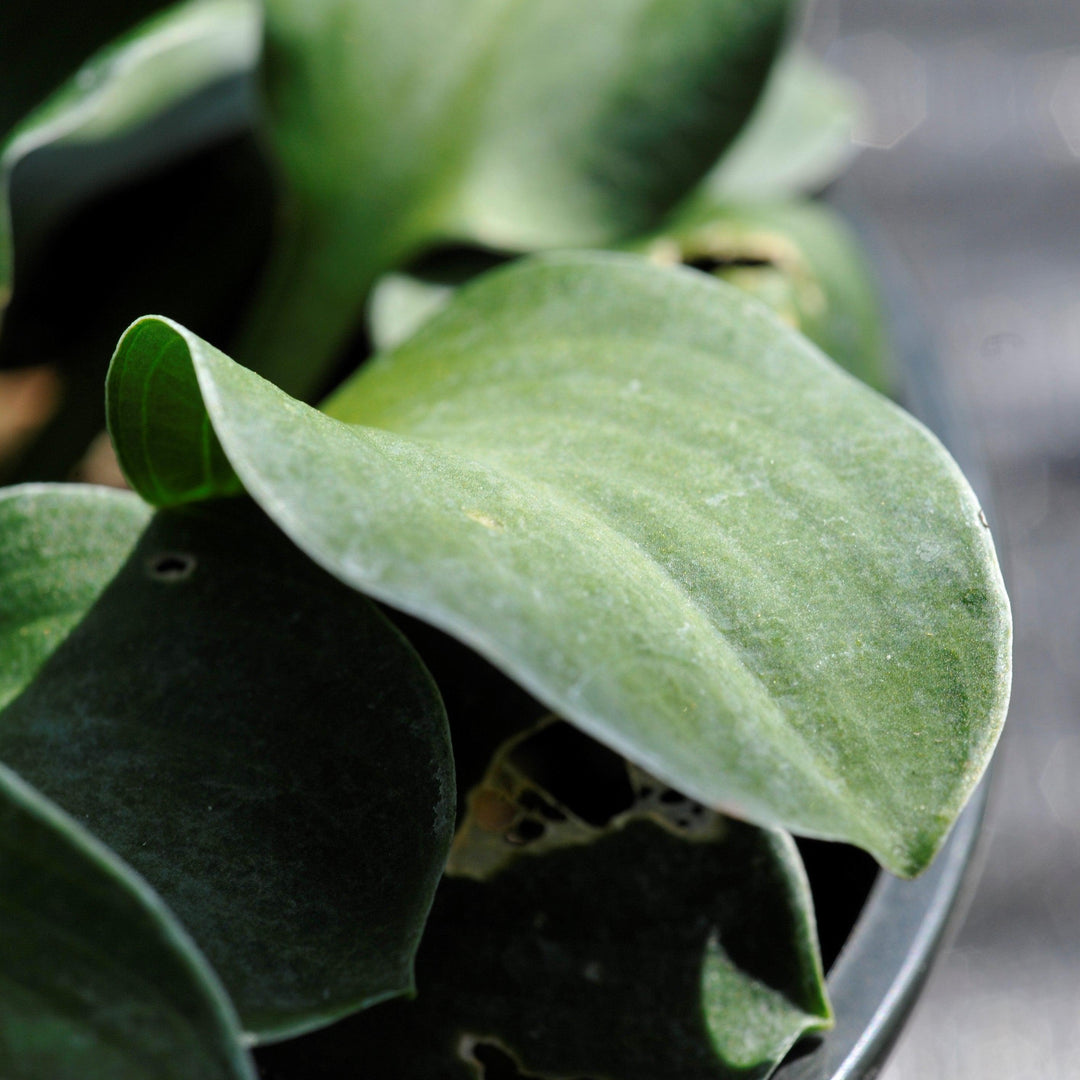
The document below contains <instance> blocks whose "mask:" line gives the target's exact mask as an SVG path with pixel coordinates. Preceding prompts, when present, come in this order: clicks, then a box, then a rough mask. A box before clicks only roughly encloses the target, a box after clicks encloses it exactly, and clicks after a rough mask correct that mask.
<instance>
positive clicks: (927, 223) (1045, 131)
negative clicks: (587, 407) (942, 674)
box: [805, 0, 1080, 1080]
mask: <svg viewBox="0 0 1080 1080" xmlns="http://www.w3.org/2000/svg"><path fill="white" fill-rule="evenodd" d="M805 33H806V36H807V38H808V40H809V41H810V43H811V44H812V45H813V46H814V48H815V50H816V51H817V52H819V53H820V54H821V55H823V56H825V57H826V59H827V60H829V61H830V62H831V63H832V64H833V65H834V66H836V67H837V68H839V69H841V70H843V71H845V72H847V73H848V74H850V75H851V76H852V77H853V78H855V79H856V80H857V81H858V82H859V83H860V84H861V86H862V87H863V90H864V93H865V96H866V98H867V102H868V104H869V107H870V109H871V111H872V114H873V119H872V120H870V121H869V122H867V123H866V124H864V125H863V128H862V130H860V131H859V132H857V134H856V140H857V141H858V142H859V143H860V144H861V145H863V146H864V147H865V149H864V151H863V153H862V154H861V156H860V157H859V158H858V159H857V161H856V162H855V164H854V165H853V167H852V168H851V170H850V172H849V173H848V175H847V176H845V178H844V179H843V180H842V181H841V182H840V183H839V185H838V187H837V188H836V190H835V191H834V192H833V197H834V201H835V202H836V203H837V204H839V205H840V206H841V207H847V208H850V209H851V210H852V212H853V213H855V214H856V215H857V216H861V217H869V218H870V219H871V220H872V221H873V223H874V226H875V228H877V229H880V231H881V233H882V236H883V238H884V239H885V240H886V242H887V243H888V245H889V247H891V248H893V249H894V250H895V251H896V252H897V253H898V254H899V256H900V257H901V258H902V259H903V261H904V262H905V263H906V265H907V267H908V268H909V270H910V271H911V272H912V275H913V278H914V282H915V286H916V291H917V292H918V294H919V300H920V301H921V303H922V304H923V306H924V312H925V317H926V322H927V323H928V325H929V329H930V331H931V333H932V335H933V338H934V341H935V343H936V346H937V349H938V350H939V354H940V357H941V361H942V364H943V367H944V370H945V377H946V379H947V382H948V384H949V386H950V387H951V389H952V391H953V394H954V396H955V398H956V400H957V403H958V405H959V408H960V409H961V411H962V414H963V415H964V416H965V417H966V419H967V421H968V422H969V424H970V426H971V428H972V431H973V434H974V438H975V443H976V445H977V446H978V447H979V448H980V450H981V452H982V455H983V459H984V461H985V463H986V466H987V470H988V479H989V488H990V496H991V498H992V501H993V504H994V508H995V510H996V516H997V523H996V531H997V538H998V544H999V547H1001V548H1003V549H1004V557H1005V562H1006V572H1007V579H1008V583H1009V588H1010V593H1011V596H1012V600H1013V609H1014V614H1015V619H1016V650H1015V672H1016V674H1015V682H1014V689H1013V701H1012V708H1011V711H1010V718H1009V722H1008V725H1007V734H1006V738H1005V740H1004V743H1003V746H1002V751H1001V754H1000V756H999V759H998V766H997V774H996V785H995V788H996V789H995V793H994V800H993V802H992V804H991V809H990V840H989V843H988V844H987V846H986V847H985V849H984V856H985V859H986V865H985V869H984V871H983V876H982V879H981V883H980V885H979V888H978V891H977V893H976V894H975V897H974V899H973V902H972V905H971V907H970V910H969V912H968V917H967V920H966V923H965V924H964V926H963V928H962V930H961V931H960V932H959V934H958V935H957V936H956V937H955V939H954V942H953V944H952V946H951V948H950V949H949V950H948V951H947V952H946V953H945V954H944V955H943V956H942V958H941V959H940V961H939V962H938V965H937V967H936V969H935V972H934V974H933V976H932V978H931V981H930V983H929V985H928V988H927V990H926V992H925V993H924V995H923V997H922V999H921V1002H920V1004H919V1006H918V1008H917V1011H916V1013H915V1015H914V1017H913V1019H912V1021H911V1023H910V1024H909V1026H908V1028H907V1031H906V1033H905V1035H904V1036H903V1038H902V1041H901V1042H900V1044H899V1046H898V1048H897V1050H896V1051H895V1052H894V1054H893V1057H892V1059H891V1060H890V1063H889V1065H888V1066H887V1067H886V1069H885V1071H884V1073H883V1074H882V1080H976V1078H977V1080H1029V1078H1030V1080H1067V1078H1073V1077H1078V1078H1080V664H1078V663H1077V660H1076V657H1077V656H1078V654H1080V0H1068V2H1065V0H819V2H818V3H817V4H816V5H815V6H814V7H813V8H812V9H811V11H810V13H809V15H808V17H807V20H806V27H805Z"/></svg>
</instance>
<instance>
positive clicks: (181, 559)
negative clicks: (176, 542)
mask: <svg viewBox="0 0 1080 1080" xmlns="http://www.w3.org/2000/svg"><path fill="white" fill-rule="evenodd" d="M147 567H148V570H149V572H150V576H151V577H152V578H154V579H155V580H156V581H165V582H168V583H170V584H172V583H174V582H177V581H186V580H187V579H188V578H189V577H191V575H192V574H193V573H194V572H195V556H194V555H187V554H183V553H180V552H176V551H166V552H162V553H161V554H160V555H155V556H154V557H153V558H152V559H151V560H150V561H149V563H148V564H147Z"/></svg>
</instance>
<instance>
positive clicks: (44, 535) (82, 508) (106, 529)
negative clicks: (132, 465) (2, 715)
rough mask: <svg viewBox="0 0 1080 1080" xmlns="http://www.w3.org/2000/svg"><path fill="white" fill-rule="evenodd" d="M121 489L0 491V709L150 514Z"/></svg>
mask: <svg viewBox="0 0 1080 1080" xmlns="http://www.w3.org/2000/svg"><path fill="white" fill-rule="evenodd" d="M150 514H151V511H150V509H149V507H147V505H146V504H145V503H144V502H143V501H142V500H141V499H139V498H137V497H136V496H134V495H132V494H130V493H129V492H118V491H109V490H106V489H105V488H95V487H75V486H70V485H67V486H58V485H45V484H27V485H25V486H23V487H16V488H7V489H5V490H4V491H3V492H0V580H2V582H3V584H2V587H0V657H2V659H0V707H2V706H4V705H6V704H7V703H8V702H9V701H10V700H11V699H12V698H13V697H15V696H16V695H17V694H18V693H19V692H20V691H21V690H22V689H23V688H24V687H25V686H26V685H27V683H29V682H30V680H31V679H32V678H33V677H34V675H35V673H36V672H37V670H38V668H40V667H41V665H42V664H43V663H44V662H45V660H46V659H47V658H48V657H49V655H50V654H51V653H52V652H54V651H55V650H56V648H57V647H58V646H59V645H60V644H61V643H62V642H63V640H64V639H65V638H66V637H67V635H68V634H69V633H70V632H71V631H72V630H73V629H74V627H75V626H77V625H78V623H79V620H80V619H81V618H82V617H83V616H84V615H85V614H86V612H87V611H88V610H89V608H90V607H91V606H92V605H93V603H94V601H95V600H97V598H98V596H99V595H100V594H101V592H102V590H103V589H104V588H105V586H106V585H108V583H109V582H110V581H111V580H112V578H113V576H114V575H115V574H116V572H117V571H118V570H119V569H120V567H121V566H123V565H124V561H125V560H126V559H127V557H128V555H129V554H130V552H131V550H132V548H134V546H135V544H136V543H137V542H138V539H139V535H140V533H141V532H142V531H143V529H144V528H145V527H146V523H147V522H148V521H149V519H150Z"/></svg>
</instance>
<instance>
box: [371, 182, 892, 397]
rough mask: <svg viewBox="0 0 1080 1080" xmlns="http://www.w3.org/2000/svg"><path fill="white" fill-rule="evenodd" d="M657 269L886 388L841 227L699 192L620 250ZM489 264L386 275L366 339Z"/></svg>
mask: <svg viewBox="0 0 1080 1080" xmlns="http://www.w3.org/2000/svg"><path fill="white" fill-rule="evenodd" d="M626 246H627V247H628V248H630V249H631V250H635V251H641V252H643V253H644V254H647V255H648V256H649V257H650V258H652V259H653V260H654V261H655V262H658V263H660V264H661V265H664V266H666V265H679V264H688V265H691V266H694V267H696V268H698V269H701V270H705V271H706V272H708V273H713V274H716V276H717V277H721V278H723V279H724V280H725V281H728V282H730V283H731V284H732V285H736V286H738V287H739V288H740V289H742V290H744V291H745V292H749V293H751V294H752V295H754V296H757V297H758V298H759V299H761V300H763V301H764V302H765V303H767V304H769V306H770V307H772V308H773V309H774V310H775V311H776V312H777V313H778V314H779V315H780V317H781V318H783V319H784V320H785V321H786V322H788V323H790V324H791V325H792V326H794V327H796V328H797V329H798V330H800V331H801V332H802V333H804V334H805V335H806V336H807V337H808V338H810V340H811V341H813V342H814V343H815V344H816V345H818V346H819V347H820V348H821V349H822V350H823V351H824V352H826V353H827V354H828V355H829V356H831V357H832V359H834V360H835V361H836V362H837V363H838V364H840V365H841V367H844V368H846V369H847V370H848V371H850V372H851V373H852V374H853V375H857V376H858V377H859V378H860V379H862V380H863V382H865V383H867V384H868V385H869V386H872V387H874V389H876V390H881V391H888V389H889V386H890V378H889V364H888V360H887V351H886V347H885V335H884V329H883V326H882V321H881V312H880V310H879V306H878V302H877V297H876V295H875V292H874V287H873V274H872V272H871V269H870V267H869V266H867V264H866V260H865V259H864V258H863V256H862V254H861V252H860V251H859V248H858V246H857V245H856V243H855V240H854V238H853V237H852V236H851V235H850V233H849V232H848V229H847V227H846V226H845V224H844V223H843V221H841V220H840V218H839V217H837V215H836V214H834V213H833V212H832V211H830V210H829V209H828V208H827V207H825V206H822V205H820V204H817V203H810V202H786V203H768V202H759V201H755V202H721V201H718V200H716V199H715V198H713V197H712V196H711V195H709V194H708V193H707V192H701V193H700V194H699V195H697V196H696V197H695V198H693V199H692V200H690V202H689V203H688V204H687V205H686V206H684V207H682V208H680V209H679V210H678V211H677V212H676V213H675V214H674V215H673V216H672V217H671V219H670V220H669V221H668V222H667V223H666V224H665V226H664V227H663V228H662V229H661V230H659V231H658V232H656V233H653V234H652V235H650V236H648V237H646V238H643V239H640V240H635V241H633V242H631V243H630V244H628V245H626ZM485 261H486V262H487V263H488V264H489V265H490V264H491V263H493V261H494V260H493V259H492V258H491V257H490V256H489V257H486V259H485V257H484V256H482V255H481V254H480V253H478V252H471V251H461V252H452V253H447V254H445V255H442V256H440V257H438V258H432V259H429V260H427V261H426V262H425V263H424V264H423V265H422V266H419V267H417V268H416V269H415V270H413V271H411V272H408V273H406V272H403V271H402V272H398V273H394V274H387V275H386V276H385V277H384V278H382V279H381V280H380V281H379V283H378V285H377V286H376V287H375V289H374V291H373V292H372V295H371V302H370V304H369V325H370V329H371V336H372V339H373V340H374V342H375V344H376V346H377V347H378V348H379V349H380V350H385V349H390V348H394V347H396V346H397V345H399V344H401V342H403V341H404V340H405V339H406V338H407V337H409V335H410V334H413V333H415V332H416V330H417V329H418V328H419V327H420V326H421V325H422V324H423V323H424V321H425V320H426V319H428V318H430V317H431V316H432V315H434V314H435V312H437V311H440V310H441V309H442V308H444V307H445V306H446V305H447V304H448V303H449V302H450V298H451V297H452V296H453V295H454V292H455V290H456V289H457V288H459V287H460V286H461V285H463V284H464V283H465V282H466V281H468V280H470V278H472V277H473V276H475V275H476V274H477V273H478V272H480V270H482V269H484V268H486V267H485V266H484V263H485Z"/></svg>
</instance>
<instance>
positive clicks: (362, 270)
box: [235, 201, 412, 400]
mask: <svg viewBox="0 0 1080 1080" xmlns="http://www.w3.org/2000/svg"><path fill="white" fill-rule="evenodd" d="M373 232H374V231H373V230H359V231H358V230H355V229H350V228H349V227H348V225H347V223H344V222H340V221H338V220H336V218H335V216H334V215H329V214H320V213H319V212H317V211H313V210H310V209H308V208H307V207H305V206H303V205H301V204H300V203H298V202H296V201H283V206H282V209H281V211H280V212H279V216H278V224H277V235H276V237H275V241H274V247H273V250H272V251H271V255H270V260H269V263H268V265H267V268H266V271H265V272H264V275H263V280H262V282H261V284H260V286H259V288H258V292H257V294H256V297H255V300H254V302H253V304H252V307H251V309H250V311H249V313H248V316H247V320H246V322H245V324H244V326H243V328H242V330H241V332H240V335H239V340H238V342H237V344H236V347H235V348H236V355H237V357H238V358H239V359H240V361H241V362H242V363H243V364H244V365H245V366H246V367H249V368H251V369H252V370H254V371H257V372H258V373H259V374H260V375H262V376H263V377H264V378H266V379H269V380H270V381H271V382H273V383H275V384H276V385H277V386H279V387H280V388H281V389H282V390H285V391H286V392H287V393H289V394H292V395H293V396H294V397H298V398H301V399H304V400H311V399H312V398H313V397H315V396H317V395H319V394H320V393H321V392H322V391H324V390H325V389H326V385H325V384H326V381H327V379H328V377H329V375H330V372H331V370H332V369H333V365H334V363H335V361H336V360H337V359H338V357H339V356H340V354H341V351H342V349H343V348H344V346H345V344H346V343H347V341H348V339H349V336H350V335H351V333H352V332H353V330H354V329H355V328H356V326H357V325H358V324H359V322H360V318H361V313H362V311H363V307H364V303H365V301H366V299H367V296H368V293H369V292H370V291H371V288H372V286H373V285H374V284H375V282H376V281H377V280H378V278H379V277H380V276H381V275H382V274H383V273H385V272H386V271H387V270H388V269H390V268H391V267H392V266H394V265H397V264H399V263H400V262H401V261H403V260H404V259H405V258H406V257H407V255H408V254H409V253H410V251H411V247H412V245H411V244H408V243H402V242H401V240H400V238H398V237H396V236H387V235H386V234H385V233H383V234H382V235H378V233H377V232H376V233H375V235H373ZM379 241H382V242H381V243H380V242H379Z"/></svg>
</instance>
